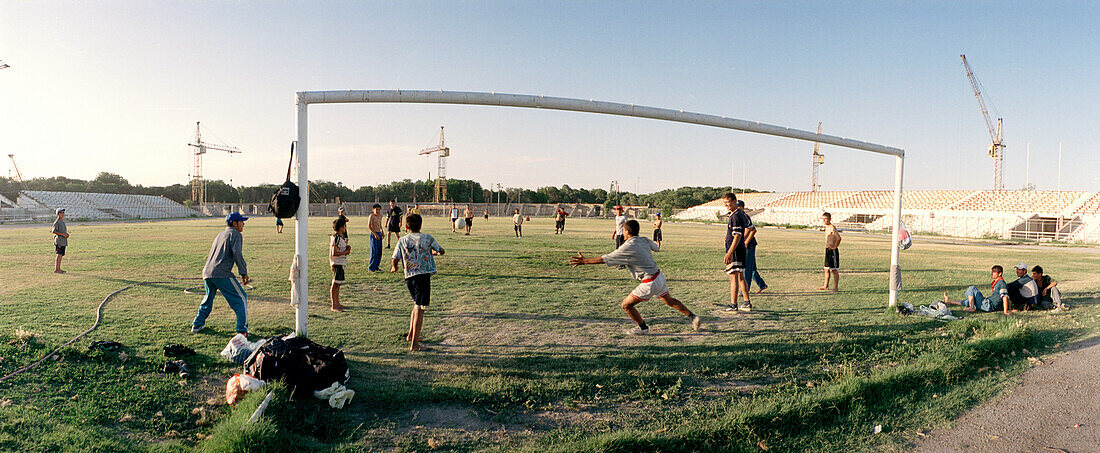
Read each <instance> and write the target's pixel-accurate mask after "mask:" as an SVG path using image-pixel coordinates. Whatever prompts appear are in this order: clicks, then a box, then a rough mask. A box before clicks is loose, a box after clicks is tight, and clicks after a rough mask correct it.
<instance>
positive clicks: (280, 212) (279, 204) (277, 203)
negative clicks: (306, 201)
mask: <svg viewBox="0 0 1100 453" xmlns="http://www.w3.org/2000/svg"><path fill="white" fill-rule="evenodd" d="M295 143H297V142H290V165H287V168H286V182H284V183H283V185H281V186H279V190H277V191H276V192H275V195H272V196H271V204H269V205H267V210H268V211H269V212H271V213H272V214H275V217H278V218H280V219H289V218H291V217H294V215H295V214H297V213H298V205H299V204H300V203H301V202H302V197H300V196H298V185H297V184H294V183H292V182H290V169H291V168H292V167H293V166H294V144H295Z"/></svg>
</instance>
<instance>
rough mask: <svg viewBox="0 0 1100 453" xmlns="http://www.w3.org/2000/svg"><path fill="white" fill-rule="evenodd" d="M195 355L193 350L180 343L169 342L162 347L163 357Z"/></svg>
mask: <svg viewBox="0 0 1100 453" xmlns="http://www.w3.org/2000/svg"><path fill="white" fill-rule="evenodd" d="M193 355H195V350H194V349H191V348H189V347H187V346H184V345H182V344H170V345H168V346H165V347H164V356H165V357H188V356H193Z"/></svg>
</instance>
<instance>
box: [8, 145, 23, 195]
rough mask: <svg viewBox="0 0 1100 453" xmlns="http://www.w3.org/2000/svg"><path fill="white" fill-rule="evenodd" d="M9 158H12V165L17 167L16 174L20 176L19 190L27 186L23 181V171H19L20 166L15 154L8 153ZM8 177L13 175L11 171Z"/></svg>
mask: <svg viewBox="0 0 1100 453" xmlns="http://www.w3.org/2000/svg"><path fill="white" fill-rule="evenodd" d="M8 159H11V166H12V167H14V168H15V176H16V177H17V178H19V190H23V189H25V188H26V183H24V182H23V173H20V172H19V166H18V165H16V164H15V154H8ZM8 177H9V178H10V177H11V172H8Z"/></svg>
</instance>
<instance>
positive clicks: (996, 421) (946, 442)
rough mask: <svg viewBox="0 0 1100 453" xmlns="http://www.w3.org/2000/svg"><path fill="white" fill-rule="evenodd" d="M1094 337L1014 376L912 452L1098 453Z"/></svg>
mask: <svg viewBox="0 0 1100 453" xmlns="http://www.w3.org/2000/svg"><path fill="white" fill-rule="evenodd" d="M1098 377H1100V338H1093V339H1091V340H1087V341H1084V342H1082V343H1081V344H1079V345H1078V347H1077V348H1075V349H1073V350H1071V351H1069V352H1065V353H1062V354H1059V355H1057V356H1054V357H1052V358H1049V359H1048V360H1046V362H1045V363H1043V364H1041V365H1037V366H1036V367H1034V368H1032V369H1030V370H1028V371H1026V372H1025V373H1024V374H1023V375H1021V376H1020V384H1019V385H1018V386H1016V388H1014V389H1012V390H1009V391H1008V392H1007V393H1005V394H1003V395H1001V396H999V397H997V398H996V399H994V400H993V401H990V402H988V403H986V404H983V405H981V406H979V407H976V408H974V409H971V410H970V411H968V412H967V413H966V414H963V416H962V417H960V418H959V419H958V420H957V425H956V426H955V427H953V428H943V429H936V430H933V431H932V432H931V433H929V434H928V435H927V436H926V437H924V438H923V439H922V440H920V441H918V443H917V447H916V448H915V449H913V451H914V452H949V451H974V452H978V451H981V452H986V451H988V452H1073V453H1077V452H1096V451H1100V379H1098Z"/></svg>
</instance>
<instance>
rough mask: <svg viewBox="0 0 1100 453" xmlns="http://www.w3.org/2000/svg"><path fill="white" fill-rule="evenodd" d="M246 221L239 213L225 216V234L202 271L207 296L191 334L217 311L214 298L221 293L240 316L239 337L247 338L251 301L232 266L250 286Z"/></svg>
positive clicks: (216, 239)
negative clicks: (246, 250)
mask: <svg viewBox="0 0 1100 453" xmlns="http://www.w3.org/2000/svg"><path fill="white" fill-rule="evenodd" d="M245 220H248V217H245V216H243V215H241V214H240V213H239V212H234V213H232V214H229V215H227V216H225V223H226V228H225V231H222V232H221V233H218V236H217V237H215V238H214V244H213V245H211V246H210V254H209V256H207V257H206V266H205V267H203V268H202V279H203V284H204V285H205V286H206V296H205V297H203V298H202V303H201V304H200V305H199V314H198V315H197V316H195V320H194V321H192V322H191V333H198V332H200V331H202V329H203V328H204V327H205V326H206V317H207V316H210V310H212V309H213V308H214V296H215V295H216V294H217V293H218V290H219V289H220V290H221V291H222V295H223V296H225V301H226V302H228V303H229V308H232V309H233V311H234V312H236V313H237V333H243V334H245V335H248V297H247V296H246V295H245V293H244V288H243V287H241V284H240V283H237V277H236V276H234V275H233V265H234V264H236V265H237V271H238V272H240V273H241V280H242V281H243V282H244V284H245V285H247V284H248V282H249V281H250V279H249V278H248V266H247V265H245V262H244V254H243V253H242V247H243V245H244V237H242V236H241V231H243V230H244V221H245Z"/></svg>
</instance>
